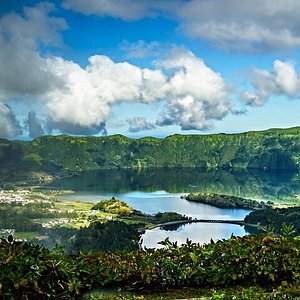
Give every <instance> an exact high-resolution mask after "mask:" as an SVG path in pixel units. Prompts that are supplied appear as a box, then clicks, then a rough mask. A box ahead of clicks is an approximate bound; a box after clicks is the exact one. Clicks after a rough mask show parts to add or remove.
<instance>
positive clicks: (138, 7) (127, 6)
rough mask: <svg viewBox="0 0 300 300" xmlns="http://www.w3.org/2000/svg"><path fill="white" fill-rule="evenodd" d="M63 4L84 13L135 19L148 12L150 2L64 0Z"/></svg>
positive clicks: (144, 0) (131, 0)
mask: <svg viewBox="0 0 300 300" xmlns="http://www.w3.org/2000/svg"><path fill="white" fill-rule="evenodd" d="M63 6H64V7H65V8H67V9H72V10H75V11H79V12H81V13H83V14H86V15H98V16H104V17H105V16H111V17H115V18H121V19H123V20H137V19H140V18H142V17H144V16H145V15H148V14H150V11H151V10H150V6H151V2H149V1H146V0H90V1H89V3H88V4H87V3H86V2H85V1H82V0H65V1H64V2H63Z"/></svg>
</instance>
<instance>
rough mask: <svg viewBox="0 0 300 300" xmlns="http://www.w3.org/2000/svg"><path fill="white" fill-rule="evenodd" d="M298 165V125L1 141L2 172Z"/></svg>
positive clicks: (0, 163)
mask: <svg viewBox="0 0 300 300" xmlns="http://www.w3.org/2000/svg"><path fill="white" fill-rule="evenodd" d="M148 167H198V168H202V169H231V168H248V169H267V170H276V169H277V170H278V169H283V170H289V169H299V168H300V127H294V128H289V129H270V130H266V131H257V132H255V131H251V132H246V133H241V134H212V135H172V136H168V137H166V138H163V139H159V138H153V137H144V138H141V139H130V138H128V137H125V136H122V135H112V136H107V137H74V136H67V135H61V136H43V137H39V138H36V139H34V140H33V141H28V142H25V141H9V140H6V139H1V140H0V168H1V173H2V175H4V174H6V175H7V174H14V175H17V174H19V173H22V174H29V173H30V172H33V171H35V172H41V171H42V172H45V173H46V174H49V175H60V176H68V175H73V174H76V173H78V172H80V171H87V170H98V169H109V168H148Z"/></svg>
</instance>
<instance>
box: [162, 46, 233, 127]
mask: <svg viewBox="0 0 300 300" xmlns="http://www.w3.org/2000/svg"><path fill="white" fill-rule="evenodd" d="M161 65H162V66H163V67H164V68H167V69H168V70H173V74H172V75H171V76H170V77H169V78H168V80H167V82H166V84H165V90H164V92H165V94H166V95H167V98H168V103H167V105H166V108H165V111H164V112H162V113H161V114H160V116H159V119H158V120H157V125H160V126H165V125H171V124H175V125H179V126H181V128H182V129H183V130H191V129H197V130H203V129H207V128H209V127H211V126H212V121H213V120H221V119H222V118H224V117H225V116H226V115H227V114H228V113H229V111H230V108H231V106H232V104H231V102H230V101H229V100H228V98H227V87H226V84H225V82H224V80H223V78H222V77H221V75H220V74H218V73H216V72H215V71H213V70H212V69H211V68H209V67H207V66H206V65H205V63H204V62H203V61H202V60H201V59H200V58H198V57H196V56H195V55H194V54H193V53H191V52H182V51H180V52H179V53H174V55H173V57H172V58H170V59H168V60H166V61H163V62H161Z"/></svg>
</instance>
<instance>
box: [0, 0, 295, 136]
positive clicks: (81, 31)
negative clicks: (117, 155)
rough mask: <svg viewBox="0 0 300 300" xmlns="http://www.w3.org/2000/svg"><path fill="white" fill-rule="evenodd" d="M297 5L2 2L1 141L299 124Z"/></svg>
mask: <svg viewBox="0 0 300 300" xmlns="http://www.w3.org/2000/svg"><path fill="white" fill-rule="evenodd" d="M299 11H300V1H298V0H243V1H240V0H222V1H220V0H89V1H87V0H55V1H39V0H23V1H22V0H9V1H8V0H0V70H1V71H0V137H3V138H8V139H25V140H26V139H32V138H36V137H38V136H41V135H49V134H55V135H56V134H70V135H97V136H98V135H99V136H102V135H111V134H123V135H126V136H129V137H134V138H138V137H142V136H155V137H164V136H168V135H171V134H177V133H179V134H208V133H219V132H222V133H237V132H244V131H251V130H265V129H268V128H287V127H293V126H299V125H300V118H299V113H300V99H299V98H300V97H299V96H300V69H299V62H298V61H299V59H300V56H299V55H300V18H299V17H298V16H299Z"/></svg>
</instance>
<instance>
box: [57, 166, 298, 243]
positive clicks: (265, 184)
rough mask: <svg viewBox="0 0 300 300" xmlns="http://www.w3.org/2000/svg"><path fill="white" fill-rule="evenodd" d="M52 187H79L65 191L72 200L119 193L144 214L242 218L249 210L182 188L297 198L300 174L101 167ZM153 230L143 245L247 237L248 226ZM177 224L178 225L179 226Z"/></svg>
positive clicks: (203, 225)
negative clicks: (200, 199) (194, 197)
mask: <svg viewBox="0 0 300 300" xmlns="http://www.w3.org/2000/svg"><path fill="white" fill-rule="evenodd" d="M52 187H55V188H60V189H71V190H74V191H75V193H74V194H70V195H63V196H62V197H63V198H67V199H69V200H80V201H89V202H98V201H100V200H102V199H105V198H110V197H112V196H114V197H115V198H117V199H120V200H123V201H125V202H127V203H128V204H129V205H130V206H131V207H133V208H135V209H137V210H140V211H142V212H144V213H148V214H154V213H157V212H165V211H174V212H178V213H181V214H184V215H187V216H191V217H193V218H198V219H223V220H225V219H226V220H229V219H231V220H241V219H244V217H245V216H246V215H247V214H248V212H249V210H243V209H220V208H216V207H212V206H209V205H204V204H199V203H194V202H190V201H186V200H183V199H180V195H182V194H183V193H188V192H193V191H199V192H201V191H202V192H213V193H219V194H228V195H236V196H240V197H245V198H252V199H268V200H273V201H279V202H280V201H281V200H284V201H294V198H295V194H299V193H300V176H299V174H298V173H294V172H282V171H277V172H266V171H258V170H257V171H254V170H253V171H246V170H239V171H231V172H230V171H220V170H219V171H209V172H205V171H203V170H199V169H187V168H180V169H147V170H101V171H94V172H86V173H82V174H80V175H79V176H77V177H74V178H68V179H63V180H60V181H57V182H54V183H53V184H52ZM170 229H171V228H168V230H162V229H159V228H157V229H154V230H150V231H147V232H146V233H145V234H144V235H143V237H142V238H143V245H144V246H146V247H157V246H158V245H157V242H159V241H162V240H164V239H165V238H167V237H169V238H170V240H171V241H178V243H179V244H181V243H184V242H185V241H186V239H187V238H188V239H191V240H192V241H194V242H199V243H208V242H210V240H211V238H212V239H214V240H217V239H223V238H229V237H230V236H231V234H234V235H237V236H243V235H245V234H247V231H248V229H246V230H247V231H246V230H245V228H244V227H241V226H238V225H231V224H217V223H193V224H187V225H184V226H180V227H176V228H173V231H172V230H170ZM174 229H175V230H174Z"/></svg>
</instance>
